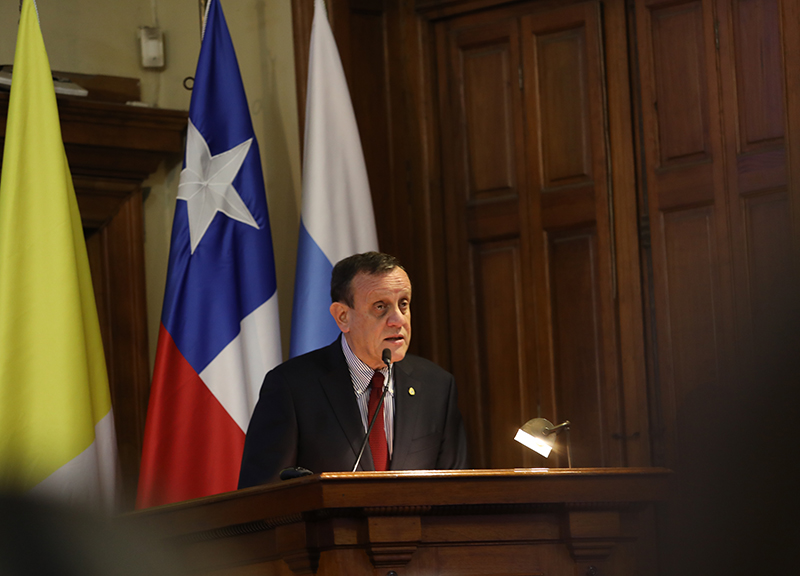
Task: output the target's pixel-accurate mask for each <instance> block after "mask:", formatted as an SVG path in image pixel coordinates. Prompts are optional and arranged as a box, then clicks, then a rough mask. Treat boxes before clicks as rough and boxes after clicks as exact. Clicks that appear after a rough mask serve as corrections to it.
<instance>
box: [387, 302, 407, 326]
mask: <svg viewBox="0 0 800 576" xmlns="http://www.w3.org/2000/svg"><path fill="white" fill-rule="evenodd" d="M386 323H387V324H388V325H389V326H402V325H403V313H402V312H400V308H399V307H398V306H392V309H391V311H390V312H389V315H388V317H387V319H386Z"/></svg>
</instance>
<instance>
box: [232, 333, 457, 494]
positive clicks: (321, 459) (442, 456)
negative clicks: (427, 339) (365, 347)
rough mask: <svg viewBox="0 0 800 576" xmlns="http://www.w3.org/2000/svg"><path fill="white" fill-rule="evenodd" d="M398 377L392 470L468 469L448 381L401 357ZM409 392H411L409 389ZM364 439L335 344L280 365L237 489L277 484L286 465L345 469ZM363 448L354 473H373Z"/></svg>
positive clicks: (269, 379) (259, 407) (428, 365)
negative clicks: (357, 471) (359, 471)
mask: <svg viewBox="0 0 800 576" xmlns="http://www.w3.org/2000/svg"><path fill="white" fill-rule="evenodd" d="M393 370H394V375H395V418H394V427H395V428H394V449H393V453H392V461H391V463H390V469H391V470H419V469H457V468H465V467H466V466H467V441H466V435H465V433H464V427H463V424H462V422H461V413H460V412H459V409H458V397H457V393H456V387H455V382H454V381H453V376H452V375H451V374H449V373H448V372H445V371H444V370H442V369H441V368H439V367H438V366H437V365H436V364H433V363H432V362H429V361H428V360H424V359H423V358H419V357H417V356H412V355H406V357H405V358H404V359H403V360H402V361H401V362H396V363H395V364H394V366H393ZM412 388H413V395H412V393H411V389H412ZM363 439H364V425H363V424H362V421H361V414H360V412H359V409H358V403H357V401H356V396H355V393H354V392H353V384H352V381H351V380H350V371H349V369H348V366H347V361H346V360H345V357H344V353H343V352H342V345H341V342H340V341H339V339H337V340H336V341H335V342H334V343H333V344H331V345H330V346H328V347H326V348H320V349H319V350H315V351H313V352H309V353H308V354H304V355H303V356H298V357H297V358H293V359H291V360H289V361H287V362H284V363H283V364H281V365H280V366H278V367H277V368H275V369H274V370H272V371H270V372H269V374H267V376H266V378H265V379H264V384H263V385H262V387H261V394H260V396H259V400H258V403H257V404H256V408H255V411H254V413H253V417H252V419H251V420H250V425H249V427H248V429H247V438H246V440H245V445H244V455H243V457H242V467H241V472H240V475H239V488H245V487H247V486H255V485H258V484H264V483H267V482H273V481H275V480H278V476H279V474H280V471H281V470H283V469H284V468H289V467H294V466H302V467H303V468H308V469H309V470H311V471H312V472H314V473H319V472H339V471H350V470H352V469H353V465H354V464H355V461H356V457H357V455H358V451H359V449H360V448H361V443H362V441H363ZM374 469H375V467H374V464H373V461H372V454H371V453H370V451H369V445H367V448H366V450H365V451H364V455H363V457H362V459H361V464H360V465H359V470H374Z"/></svg>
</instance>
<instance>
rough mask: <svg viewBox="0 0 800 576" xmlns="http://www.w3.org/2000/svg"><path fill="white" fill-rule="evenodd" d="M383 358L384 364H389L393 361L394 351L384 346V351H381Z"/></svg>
mask: <svg viewBox="0 0 800 576" xmlns="http://www.w3.org/2000/svg"><path fill="white" fill-rule="evenodd" d="M381 359H382V360H383V363H384V364H386V365H387V366H389V365H390V364H391V363H392V351H391V350H389V349H388V348H384V349H383V352H381Z"/></svg>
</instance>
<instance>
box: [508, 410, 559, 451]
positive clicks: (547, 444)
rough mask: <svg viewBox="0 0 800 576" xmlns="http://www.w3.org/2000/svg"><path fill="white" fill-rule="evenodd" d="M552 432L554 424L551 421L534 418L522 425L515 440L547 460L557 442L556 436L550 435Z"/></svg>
mask: <svg viewBox="0 0 800 576" xmlns="http://www.w3.org/2000/svg"><path fill="white" fill-rule="evenodd" d="M552 430H553V424H552V423H551V422H550V421H549V420H546V419H544V418H534V419H533V420H528V421H527V422H525V424H523V425H522V428H520V429H519V430H518V431H517V435H516V436H514V440H516V441H517V442H519V443H520V444H523V445H525V446H527V447H528V448H530V449H531V450H533V451H534V452H537V453H538V454H541V455H542V456H544V457H545V458H547V457H548V456H550V451H551V450H552V449H553V444H555V442H556V435H555V434H550V433H549V432H550V431H552Z"/></svg>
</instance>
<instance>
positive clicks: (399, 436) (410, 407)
mask: <svg viewBox="0 0 800 576" xmlns="http://www.w3.org/2000/svg"><path fill="white" fill-rule="evenodd" d="M394 368H395V373H394V382H395V388H394V449H393V450H392V462H391V466H390V469H391V470H403V469H404V465H405V461H406V458H407V457H408V450H409V448H410V447H411V440H412V438H414V430H415V428H416V426H417V419H418V417H419V413H420V410H419V406H420V402H423V401H424V398H423V397H422V396H423V394H419V392H420V391H422V390H423V386H422V385H421V383H420V382H419V381H418V380H416V379H415V378H414V377H413V376H412V368H411V365H410V364H408V363H407V362H406V363H403V362H398V363H397V364H395V365H394ZM411 388H414V392H415V394H414V395H411V393H410V389H411Z"/></svg>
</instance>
